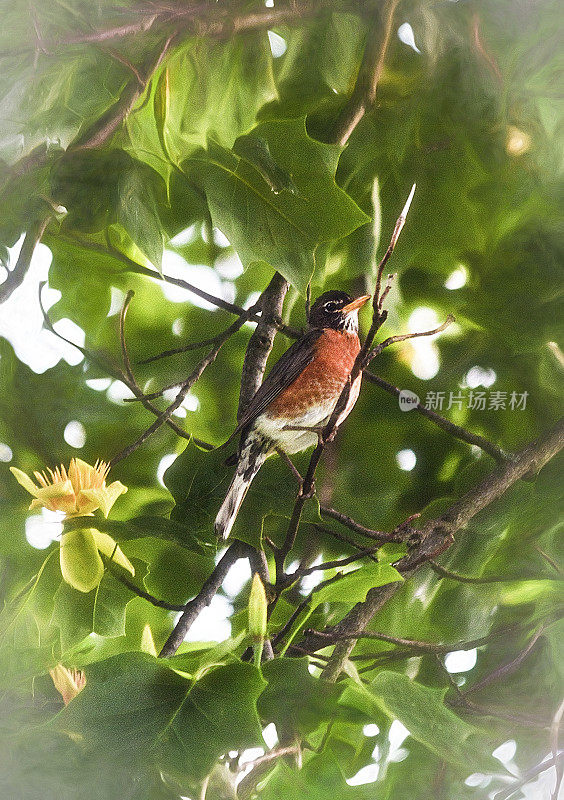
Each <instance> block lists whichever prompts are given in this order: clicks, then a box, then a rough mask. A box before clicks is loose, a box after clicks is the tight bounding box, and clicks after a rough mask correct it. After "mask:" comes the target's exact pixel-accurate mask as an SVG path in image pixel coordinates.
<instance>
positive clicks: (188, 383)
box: [110, 317, 245, 466]
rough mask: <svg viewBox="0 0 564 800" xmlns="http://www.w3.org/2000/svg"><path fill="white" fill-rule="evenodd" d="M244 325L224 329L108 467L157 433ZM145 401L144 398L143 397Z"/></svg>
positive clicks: (242, 321) (241, 320) (235, 323)
mask: <svg viewBox="0 0 564 800" xmlns="http://www.w3.org/2000/svg"><path fill="white" fill-rule="evenodd" d="M244 324H245V319H244V318H243V317H239V319H237V320H235V322H233V323H232V324H231V325H230V326H229V327H228V328H226V330H225V331H223V333H222V334H221V335H220V336H218V339H217V342H216V344H215V345H214V347H213V348H212V349H211V350H210V351H209V353H208V354H207V355H206V356H204V358H203V359H202V360H201V361H200V362H199V363H198V364H197V365H196V367H195V368H194V369H193V370H192V372H191V373H190V375H189V376H188V378H187V379H186V380H185V381H183V382H182V383H181V384H180V385H179V387H178V394H177V395H176V397H175V399H174V400H173V401H172V403H171V404H170V405H169V406H168V408H166V409H165V410H164V411H161V412H160V413H159V415H158V416H157V418H156V419H155V421H154V422H153V423H152V425H149V427H148V428H147V429H146V430H145V431H144V432H143V433H142V434H141V436H139V438H138V439H136V440H135V441H134V442H133V443H132V444H130V445H128V446H127V447H125V448H124V449H123V450H121V451H120V452H119V453H117V454H116V455H115V456H114V457H113V458H112V459H111V460H110V466H113V465H114V464H117V463H118V461H122V460H123V459H124V458H127V457H128V456H130V455H131V453H133V452H135V450H137V448H138V447H140V446H141V445H142V444H143V443H144V442H146V441H147V439H148V438H149V436H151V435H152V434H153V433H155V431H157V430H158V429H159V428H160V427H161V426H162V425H164V423H165V422H167V420H168V419H169V418H170V416H171V414H172V413H173V411H176V409H177V408H179V407H180V406H181V405H182V403H183V401H184V398H185V397H186V395H187V394H188V392H189V391H190V389H191V388H192V386H193V385H194V384H195V383H196V381H197V380H198V379H199V378H200V376H201V375H202V373H203V372H204V370H205V369H206V367H208V366H209V365H210V364H213V362H214V361H215V359H216V357H217V354H218V353H219V351H220V349H221V347H222V345H223V344H224V343H225V342H226V341H227V340H228V339H229V337H230V336H232V335H233V334H234V333H236V332H237V331H238V330H239V328H241V327H242V326H243V325H244ZM143 400H144V401H145V397H143Z"/></svg>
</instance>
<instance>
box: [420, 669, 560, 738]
mask: <svg viewBox="0 0 564 800" xmlns="http://www.w3.org/2000/svg"><path fill="white" fill-rule="evenodd" d="M436 659H437V663H438V665H439V668H440V669H441V671H442V672H443V675H444V676H445V677H446V679H447V682H448V684H449V686H450V687H451V688H452V689H453V690H454V693H455V698H456V699H452V700H451V699H447V703H448V705H450V706H451V708H454V709H456V710H457V711H460V709H463V710H465V711H468V712H469V713H470V714H477V715H478V716H482V717H493V718H494V719H503V720H506V721H507V722H513V723H517V725H525V726H526V727H527V728H531V727H533V728H538V729H540V730H544V729H545V728H546V724H545V723H544V722H543V721H542V720H539V719H537V718H535V717H530V716H529V715H527V714H516V713H515V712H510V711H504V710H503V709H499V708H490V707H489V706H488V707H486V706H482V705H478V704H477V703H474V702H472V701H471V700H468V699H467V697H466V695H465V694H464V693H463V692H462V691H461V689H460V687H459V686H458V684H457V683H456V681H455V680H454V678H453V676H452V675H451V673H450V672H449V671H448V670H447V668H446V667H445V665H444V663H443V661H442V659H441V658H439V656H436Z"/></svg>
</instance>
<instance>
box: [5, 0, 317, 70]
mask: <svg viewBox="0 0 564 800" xmlns="http://www.w3.org/2000/svg"><path fill="white" fill-rule="evenodd" d="M329 6H330V4H329V3H328V2H313V1H312V0H311V1H310V2H304V0H302V2H292V3H290V4H288V5H284V4H283V5H281V6H280V7H278V6H277V7H276V8H265V9H262V10H260V11H254V10H253V11H249V12H248V13H246V14H244V13H241V14H233V13H232V9H231V8H229V7H228V8H227V9H224V8H223V7H221V6H219V7H218V8H217V9H216V8H215V7H214V6H213V5H212V6H210V4H209V3H200V4H199V5H185V4H182V3H176V4H170V3H163V4H162V5H161V6H159V5H158V4H157V3H151V4H150V6H149V7H147V8H132V9H128V11H129V13H130V15H131V16H133V15H135V18H134V19H132V20H131V21H127V22H125V23H123V24H122V25H116V26H114V27H112V28H107V29H105V30H94V31H89V32H87V33H78V34H72V35H69V36H65V37H63V38H60V39H53V40H50V41H45V40H43V41H42V47H41V50H42V52H44V53H45V54H46V55H53V54H54V53H55V52H56V51H57V50H60V49H61V48H63V47H72V46H75V45H81V44H101V43H104V42H109V41H115V40H120V39H126V38H128V37H133V36H138V35H139V34H142V33H148V32H149V31H153V32H156V31H157V29H158V31H159V32H160V31H162V30H167V29H170V28H171V27H173V28H174V31H175V33H176V34H183V35H190V34H195V35H197V36H199V37H202V36H212V37H215V38H221V37H223V36H225V35H226V34H229V35H235V34H238V33H245V32H247V31H253V30H262V29H265V28H271V27H274V26H276V25H288V24H292V23H294V22H299V21H300V20H301V19H303V18H304V17H307V16H313V15H314V14H316V13H318V12H319V11H320V10H322V9H323V8H326V7H329ZM34 49H35V48H34V47H33V46H32V45H24V46H20V47H18V48H11V49H6V50H2V51H0V58H13V57H14V56H17V55H22V54H25V53H28V52H32V51H33V50H34Z"/></svg>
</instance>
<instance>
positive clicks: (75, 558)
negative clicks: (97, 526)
mask: <svg viewBox="0 0 564 800" xmlns="http://www.w3.org/2000/svg"><path fill="white" fill-rule="evenodd" d="M92 534H93V531H92V529H91V528H78V529H76V530H71V531H67V532H66V533H63V537H62V539H61V549H60V562H61V573H62V576H63V579H64V580H65V581H66V582H67V583H69V584H70V585H71V586H72V587H74V588H75V589H78V591H79V592H91V591H92V589H95V588H96V586H98V584H99V583H100V581H101V580H102V576H103V574H104V564H103V563H102V559H101V558H100V554H99V552H98V548H97V547H96V542H95V541H94V536H93V535H92Z"/></svg>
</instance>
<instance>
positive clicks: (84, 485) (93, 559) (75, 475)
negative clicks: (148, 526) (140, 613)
mask: <svg viewBox="0 0 564 800" xmlns="http://www.w3.org/2000/svg"><path fill="white" fill-rule="evenodd" d="M109 469H110V468H109V466H108V465H107V464H106V463H105V462H103V461H97V462H96V463H95V465H94V466H91V465H90V464H87V463H86V462H85V461H81V459H80V458H73V459H71V462H70V466H69V468H68V470H67V469H66V468H65V467H64V466H63V465H62V464H61V466H60V467H56V468H55V469H54V470H51V469H48V470H47V472H34V473H33V474H34V476H35V479H36V481H37V484H35V483H34V482H33V481H32V479H31V478H30V477H29V475H26V473H25V472H22V470H21V469H17V468H16V467H10V470H11V472H12V474H13V475H14V477H15V478H16V480H17V481H18V483H19V484H21V486H23V487H24V489H26V490H27V491H28V492H29V493H30V494H31V495H33V498H34V499H33V500H32V501H31V505H30V507H29V508H30V510H31V509H34V508H48V509H49V510H50V511H61V512H63V514H64V515H65V519H73V518H76V517H92V516H93V515H94V511H97V510H98V509H100V511H101V512H102V513H103V515H104V516H105V517H106V518H107V516H108V514H109V513H110V510H111V508H112V506H113V504H114V503H115V501H116V500H117V499H118V497H119V496H120V495H121V494H123V493H124V492H126V491H127V487H126V486H124V485H123V483H120V482H119V481H114V482H113V483H110V485H109V486H106V478H107V476H108V472H109ZM100 553H102V554H103V555H105V556H107V557H108V558H111V559H112V561H114V562H115V563H116V564H119V565H120V566H122V567H123V568H124V569H126V570H128V571H129V572H130V573H131V574H132V575H134V574H135V569H134V568H133V565H132V564H131V562H130V561H129V559H128V558H127V557H126V556H125V555H124V553H123V552H122V551H121V549H120V548H119V547H118V545H117V544H116V542H115V541H114V540H113V539H112V537H111V536H109V535H108V534H107V533H102V532H101V531H98V530H96V528H91V527H85V528H73V529H72V530H69V531H66V532H65V533H63V535H62V538H61V549H60V559H61V573H62V575H63V578H64V580H65V581H66V582H67V583H69V584H70V585H71V586H73V587H74V588H75V589H78V590H79V591H81V592H90V591H92V589H94V588H95V587H96V586H98V584H99V583H100V580H101V579H102V575H103V574H104V564H103V561H102V558H101V556H100Z"/></svg>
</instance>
